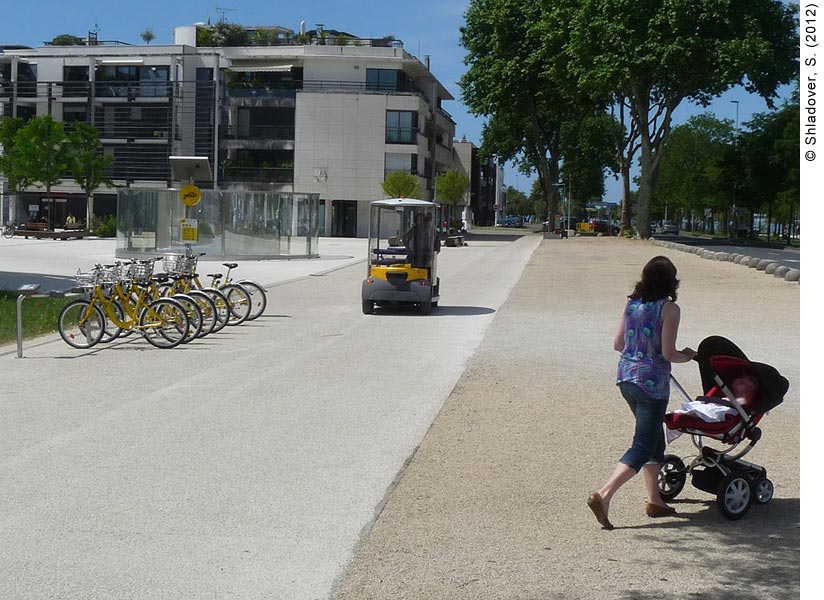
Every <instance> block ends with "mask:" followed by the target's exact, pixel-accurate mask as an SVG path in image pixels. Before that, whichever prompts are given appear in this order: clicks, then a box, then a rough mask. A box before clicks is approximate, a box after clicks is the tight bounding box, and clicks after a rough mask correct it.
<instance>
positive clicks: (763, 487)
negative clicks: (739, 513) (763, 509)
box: [755, 479, 775, 504]
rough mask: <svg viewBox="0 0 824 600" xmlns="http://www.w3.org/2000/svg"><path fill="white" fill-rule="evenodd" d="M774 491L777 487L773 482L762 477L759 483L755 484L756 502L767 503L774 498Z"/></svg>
mask: <svg viewBox="0 0 824 600" xmlns="http://www.w3.org/2000/svg"><path fill="white" fill-rule="evenodd" d="M774 492H775V488H773V482H772V481H770V480H769V479H762V480H761V481H759V482H758V483H757V484H755V501H756V503H758V504H766V503H767V502H769V501H770V500H772V499H773V493H774Z"/></svg>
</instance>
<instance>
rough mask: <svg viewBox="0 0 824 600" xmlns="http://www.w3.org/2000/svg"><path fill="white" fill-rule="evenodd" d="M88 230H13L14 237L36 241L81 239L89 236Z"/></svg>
mask: <svg viewBox="0 0 824 600" xmlns="http://www.w3.org/2000/svg"><path fill="white" fill-rule="evenodd" d="M36 225H45V223H36ZM89 233H91V232H89V231H88V230H86V229H80V230H73V231H50V230H47V229H26V228H25V227H23V228H20V229H15V230H14V235H22V236H23V237H25V238H26V239H29V238H30V237H33V238H38V239H52V240H67V239H69V238H75V239H78V240H79V239H82V238H83V237H84V236H87V235H89Z"/></svg>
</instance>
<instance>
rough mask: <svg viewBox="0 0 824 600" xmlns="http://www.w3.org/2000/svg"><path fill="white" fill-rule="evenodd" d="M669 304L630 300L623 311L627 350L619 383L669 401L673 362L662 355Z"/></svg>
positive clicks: (620, 367) (623, 358) (623, 357)
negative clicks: (662, 338) (662, 337)
mask: <svg viewBox="0 0 824 600" xmlns="http://www.w3.org/2000/svg"><path fill="white" fill-rule="evenodd" d="M667 302H668V300H666V299H663V300H656V301H654V302H641V301H640V300H630V301H629V302H627V307H626V309H624V350H623V352H621V359H620V360H619V361H618V383H622V382H624V381H628V382H630V383H634V384H635V385H637V386H638V387H640V388H641V389H643V390H644V391H645V392H646V393H647V395H648V396H649V397H650V398H656V399H660V400H669V394H670V370H671V364H670V362H669V361H668V360H667V359H665V358H664V355H663V354H662V353H661V326H662V324H663V317H662V314H661V313H662V311H663V309H664V304H666V303H667Z"/></svg>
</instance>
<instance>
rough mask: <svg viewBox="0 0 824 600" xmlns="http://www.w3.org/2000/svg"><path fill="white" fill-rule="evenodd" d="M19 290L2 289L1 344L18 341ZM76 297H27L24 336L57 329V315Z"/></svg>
mask: <svg viewBox="0 0 824 600" xmlns="http://www.w3.org/2000/svg"><path fill="white" fill-rule="evenodd" d="M19 295H20V294H19V293H17V292H4V291H2V290H0V344H10V343H12V342H15V341H17V297H18V296H19ZM72 300H76V298H27V299H26V300H24V301H23V338H24V339H28V338H33V337H37V336H39V335H43V334H46V333H51V332H56V331H57V317H58V316H59V315H60V311H61V310H62V309H63V307H64V306H66V304H68V303H69V302H71V301H72Z"/></svg>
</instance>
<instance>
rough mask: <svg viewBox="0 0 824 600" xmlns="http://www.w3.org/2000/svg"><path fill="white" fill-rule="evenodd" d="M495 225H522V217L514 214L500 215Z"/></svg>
mask: <svg viewBox="0 0 824 600" xmlns="http://www.w3.org/2000/svg"><path fill="white" fill-rule="evenodd" d="M495 225H496V226H498V227H523V226H524V219H523V217H518V216H515V215H511V216H507V217H501V218H500V219H498V222H497V223H495Z"/></svg>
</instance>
